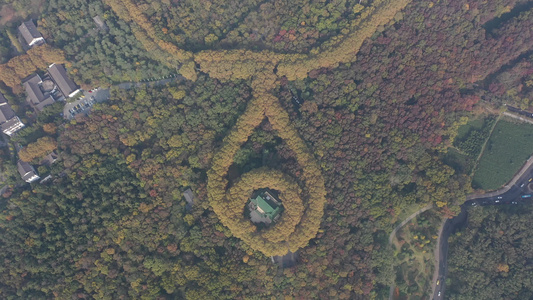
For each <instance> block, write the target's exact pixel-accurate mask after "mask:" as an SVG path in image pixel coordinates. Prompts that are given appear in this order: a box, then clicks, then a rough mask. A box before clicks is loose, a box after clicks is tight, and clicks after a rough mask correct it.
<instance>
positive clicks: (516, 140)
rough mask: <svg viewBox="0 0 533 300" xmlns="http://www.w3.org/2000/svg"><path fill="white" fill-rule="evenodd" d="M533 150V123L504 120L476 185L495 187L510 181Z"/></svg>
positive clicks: (483, 160)
mask: <svg viewBox="0 0 533 300" xmlns="http://www.w3.org/2000/svg"><path fill="white" fill-rule="evenodd" d="M531 153H533V125H531V124H525V123H516V122H511V121H506V120H500V121H499V122H498V124H497V125H496V127H495V128H494V131H493V133H492V135H491V137H490V139H489V141H488V143H487V146H486V148H485V151H484V153H483V156H482V157H481V160H480V161H479V165H478V167H477V169H476V172H475V174H474V178H473V179H472V186H473V187H474V188H481V189H484V190H494V189H498V188H499V187H501V186H502V185H503V184H505V183H506V182H508V181H509V180H510V179H511V178H512V177H513V175H514V174H515V173H516V172H517V171H518V170H519V169H520V167H521V166H522V165H523V164H524V162H525V161H526V160H527V159H528V158H529V157H530V156H531Z"/></svg>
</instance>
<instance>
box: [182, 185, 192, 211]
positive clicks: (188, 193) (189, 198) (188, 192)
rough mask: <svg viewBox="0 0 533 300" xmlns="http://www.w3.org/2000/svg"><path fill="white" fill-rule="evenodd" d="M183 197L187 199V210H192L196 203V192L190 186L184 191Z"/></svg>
mask: <svg viewBox="0 0 533 300" xmlns="http://www.w3.org/2000/svg"><path fill="white" fill-rule="evenodd" d="M183 197H185V201H187V206H186V209H187V210H191V208H192V206H193V204H194V194H193V192H192V190H191V189H190V188H188V189H187V190H186V191H185V192H183Z"/></svg>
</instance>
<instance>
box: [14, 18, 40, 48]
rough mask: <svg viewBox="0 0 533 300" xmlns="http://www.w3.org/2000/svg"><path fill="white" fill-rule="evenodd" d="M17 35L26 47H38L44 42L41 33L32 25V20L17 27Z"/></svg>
mask: <svg viewBox="0 0 533 300" xmlns="http://www.w3.org/2000/svg"><path fill="white" fill-rule="evenodd" d="M18 29H19V33H20V35H21V36H22V38H23V39H24V41H25V42H26V44H25V46H26V47H29V48H31V47H33V46H39V45H42V44H44V43H45V40H44V38H43V36H42V35H41V33H40V32H39V31H38V30H37V27H35V24H33V20H29V21H26V22H24V23H22V24H21V25H20V26H19V28H18Z"/></svg>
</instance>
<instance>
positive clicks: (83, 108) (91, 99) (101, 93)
mask: <svg viewBox="0 0 533 300" xmlns="http://www.w3.org/2000/svg"><path fill="white" fill-rule="evenodd" d="M107 99H109V90H106V89H94V90H90V91H83V97H82V98H80V99H79V100H76V101H74V102H71V103H67V104H65V107H64V108H63V117H64V118H65V119H67V120H70V119H72V118H74V117H75V116H76V115H79V114H85V115H87V114H88V113H89V112H90V111H91V108H92V107H93V105H94V104H95V103H99V102H103V101H106V100H107Z"/></svg>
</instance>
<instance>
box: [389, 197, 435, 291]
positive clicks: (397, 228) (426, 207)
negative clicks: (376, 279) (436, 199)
mask: <svg viewBox="0 0 533 300" xmlns="http://www.w3.org/2000/svg"><path fill="white" fill-rule="evenodd" d="M431 208H433V203H430V204H428V205H426V206H424V207H422V208H421V209H419V210H417V211H415V212H414V213H412V214H411V215H410V216H409V217H407V218H406V219H405V220H403V221H402V222H401V223H400V224H398V226H396V227H394V229H393V230H392V232H391V234H390V235H389V246H392V242H393V241H394V238H395V237H396V233H397V232H398V230H400V228H402V227H403V226H404V225H405V224H407V223H408V222H409V221H411V220H412V219H414V218H416V217H417V216H418V215H420V214H421V213H423V212H425V211H427V210H429V209H431ZM395 285H396V284H395V283H394V282H393V283H392V284H391V285H390V288H389V299H390V300H392V296H393V293H394V287H395Z"/></svg>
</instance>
